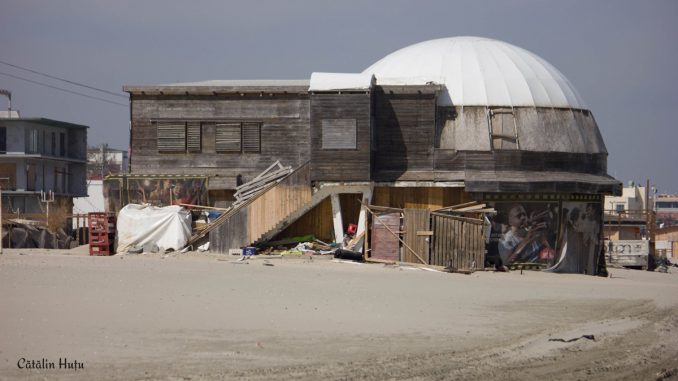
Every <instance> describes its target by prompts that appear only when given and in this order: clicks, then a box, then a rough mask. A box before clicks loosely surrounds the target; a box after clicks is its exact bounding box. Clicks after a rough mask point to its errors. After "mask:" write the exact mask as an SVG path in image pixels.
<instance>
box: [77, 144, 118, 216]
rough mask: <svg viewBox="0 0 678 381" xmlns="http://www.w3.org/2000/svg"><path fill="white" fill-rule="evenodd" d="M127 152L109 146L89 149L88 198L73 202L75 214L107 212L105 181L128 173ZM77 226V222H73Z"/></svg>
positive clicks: (103, 145)
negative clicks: (109, 177)
mask: <svg viewBox="0 0 678 381" xmlns="http://www.w3.org/2000/svg"><path fill="white" fill-rule="evenodd" d="M127 165H128V159H127V151H125V150H120V149H115V148H109V147H108V145H107V144H102V145H101V146H100V147H89V148H87V197H79V198H76V199H75V200H74V201H73V213H74V214H87V213H90V212H104V211H106V208H105V203H104V193H103V179H104V178H105V177H106V176H117V175H123V174H126V173H127ZM73 224H74V226H75V224H77V221H75V220H74V221H73Z"/></svg>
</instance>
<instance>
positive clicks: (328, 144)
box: [322, 119, 358, 149]
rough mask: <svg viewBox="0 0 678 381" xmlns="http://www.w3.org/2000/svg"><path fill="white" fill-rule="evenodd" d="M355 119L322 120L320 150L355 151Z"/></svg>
mask: <svg viewBox="0 0 678 381" xmlns="http://www.w3.org/2000/svg"><path fill="white" fill-rule="evenodd" d="M356 148H358V146H357V127H356V120H355V119H323V120H322V149H356Z"/></svg>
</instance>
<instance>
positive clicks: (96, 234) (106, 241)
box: [87, 213, 116, 255]
mask: <svg viewBox="0 0 678 381" xmlns="http://www.w3.org/2000/svg"><path fill="white" fill-rule="evenodd" d="M87 222H88V226H89V255H111V254H115V251H114V249H113V243H114V242H115V222H116V220H115V214H113V213H89V214H88V215H87Z"/></svg>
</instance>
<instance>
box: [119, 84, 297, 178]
mask: <svg viewBox="0 0 678 381" xmlns="http://www.w3.org/2000/svg"><path fill="white" fill-rule="evenodd" d="M131 99H132V110H131V118H132V120H131V123H132V131H131V134H132V136H131V148H132V151H131V153H130V172H131V173H133V174H176V175H198V174H199V175H208V176H210V189H232V188H234V187H235V178H236V176H237V175H238V174H241V175H242V176H243V178H244V181H248V180H250V179H252V178H253V177H255V176H256V175H257V174H258V173H259V172H261V171H262V170H264V169H266V168H267V167H268V166H269V165H270V164H271V163H273V162H275V161H276V160H280V162H281V163H282V164H283V165H291V166H292V167H294V168H296V167H298V166H300V165H301V164H303V163H305V162H307V161H308V160H309V158H310V154H309V147H310V144H309V120H310V109H309V107H310V103H309V99H308V96H307V95H304V94H295V95H291V94H288V95H284V94H273V95H269V94H265V95H264V96H260V95H259V94H256V95H253V94H245V95H244V96H240V95H237V96H231V95H214V96H204V95H203V96H198V95H185V96H178V95H171V96H170V95H165V96H163V95H138V94H134V95H132V96H131ZM154 121H177V122H204V123H203V124H202V131H201V133H202V141H201V143H202V144H201V145H202V148H201V150H200V152H190V153H186V152H182V153H159V152H158V142H157V131H156V125H155V124H154V123H153V122H154ZM216 122H233V123H241V122H258V123H261V152H259V153H241V152H217V151H216V147H215V139H216V136H215V124H214V123H216Z"/></svg>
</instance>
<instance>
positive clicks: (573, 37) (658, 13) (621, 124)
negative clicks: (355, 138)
mask: <svg viewBox="0 0 678 381" xmlns="http://www.w3.org/2000/svg"><path fill="white" fill-rule="evenodd" d="M677 19H678V1H675V0H666V1H659V0H648V1H637V0H635V1H626V0H620V1H602V0H599V1H591V0H585V1H580V0H568V1H563V0H560V1H547V0H495V1H490V0H487V1H478V0H476V1H452V0H444V1H433V0H432V1H427V0H412V1H410V0H408V1H405V0H389V1H385V0H371V1H367V0H365V1H352V0H342V1H330V0H268V1H257V0H246V1H226V0H223V1H207V0H193V1H176V0H166V1H150V0H109V1H102V0H60V1H51V0H0V61H2V62H5V63H9V64H12V65H16V66H20V67H23V68H28V69H32V70H34V71H39V72H41V73H45V74H49V75H52V76H56V77H59V78H63V79H68V80H70V81H74V82H78V83H82V84H86V85H89V86H92V87H96V88H100V89H105V90H108V91H111V92H114V93H119V94H120V95H122V96H123V97H116V96H113V95H110V94H105V93H101V92H95V91H91V90H89V89H85V88H80V87H75V86H72V85H70V84H67V83H63V82H60V81H56V80H53V79H49V78H46V77H43V76H39V75H36V74H33V73H30V72H26V71H24V70H20V69H18V68H15V67H12V66H8V65H6V64H1V63H0V88H1V89H7V90H10V91H11V92H12V107H13V109H18V110H20V112H21V116H23V117H45V118H51V119H57V120H63V121H68V122H73V123H78V124H84V125H88V126H89V127H90V129H89V131H88V141H89V144H90V145H99V144H101V143H107V144H109V146H111V147H114V148H120V149H127V147H128V146H129V108H128V107H127V106H126V105H127V103H128V101H127V100H126V98H125V96H126V95H127V94H125V93H123V92H122V86H123V85H143V84H161V83H173V82H191V81H201V80H210V79H308V78H310V75H311V73H312V72H347V73H352V72H361V71H362V70H363V69H365V68H367V67H368V66H370V65H371V64H372V63H374V62H376V61H377V60H379V59H380V58H382V57H384V56H386V55H387V54H389V53H391V52H393V51H395V50H398V49H400V48H403V47H405V46H408V45H411V44H414V43H417V42H421V41H425V40H430V39H434V38H442V37H453V36H481V37H488V38H494V39H498V40H502V41H506V42H508V43H511V44H513V45H516V46H520V47H522V48H524V49H527V50H529V51H531V52H533V53H535V54H537V55H539V56H541V57H542V58H544V59H545V60H546V61H548V62H550V63H551V64H552V65H554V66H555V67H557V68H558V69H559V70H560V71H561V72H562V73H563V74H564V75H565V76H566V77H567V78H568V79H569V80H570V82H571V83H572V84H573V85H574V87H575V88H576V89H577V90H578V91H579V93H580V94H581V96H582V98H583V99H584V101H585V102H586V104H587V106H588V107H589V108H590V109H591V111H592V112H593V115H594V116H595V118H596V121H597V123H598V126H599V128H600V130H601V133H602V135H603V138H604V140H605V143H606V146H607V150H608V152H609V157H608V173H609V174H610V175H612V176H614V177H615V178H617V179H618V180H620V181H622V182H623V183H624V184H627V183H628V182H629V181H635V182H636V183H641V184H645V182H646V180H647V179H649V180H650V182H651V184H653V185H656V187H657V189H658V191H659V192H660V193H678V176H677V175H676V174H677V173H678V170H676V169H675V168H674V167H673V165H676V164H678V160H677V159H678V154H677V153H676V152H677V150H676V143H678V125H677V123H676V117H675V115H674V114H676V113H678V86H677V85H678V70H676V69H675V66H676V62H678V48H676V47H677V46H678V42H677V41H678V22H676V20H677ZM8 75H9V76H8ZM11 76H14V77H17V76H18V77H22V78H25V79H29V80H32V81H37V82H41V83H45V84H48V85H50V86H57V87H62V88H65V89H68V90H70V91H76V92H81V93H85V94H88V95H90V96H95V97H100V98H105V99H107V100H109V101H112V102H115V103H120V104H119V105H117V104H113V103H107V102H103V101H100V100H95V99H91V98H86V97H81V96H78V95H75V94H71V93H66V92H63V91H58V90H55V89H53V88H48V87H44V86H40V85H37V84H35V83H31V82H27V81H25V80H20V79H17V78H13V77H11ZM5 101H6V99H5V98H4V97H0V108H1V109H5V108H6V103H5Z"/></svg>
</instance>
